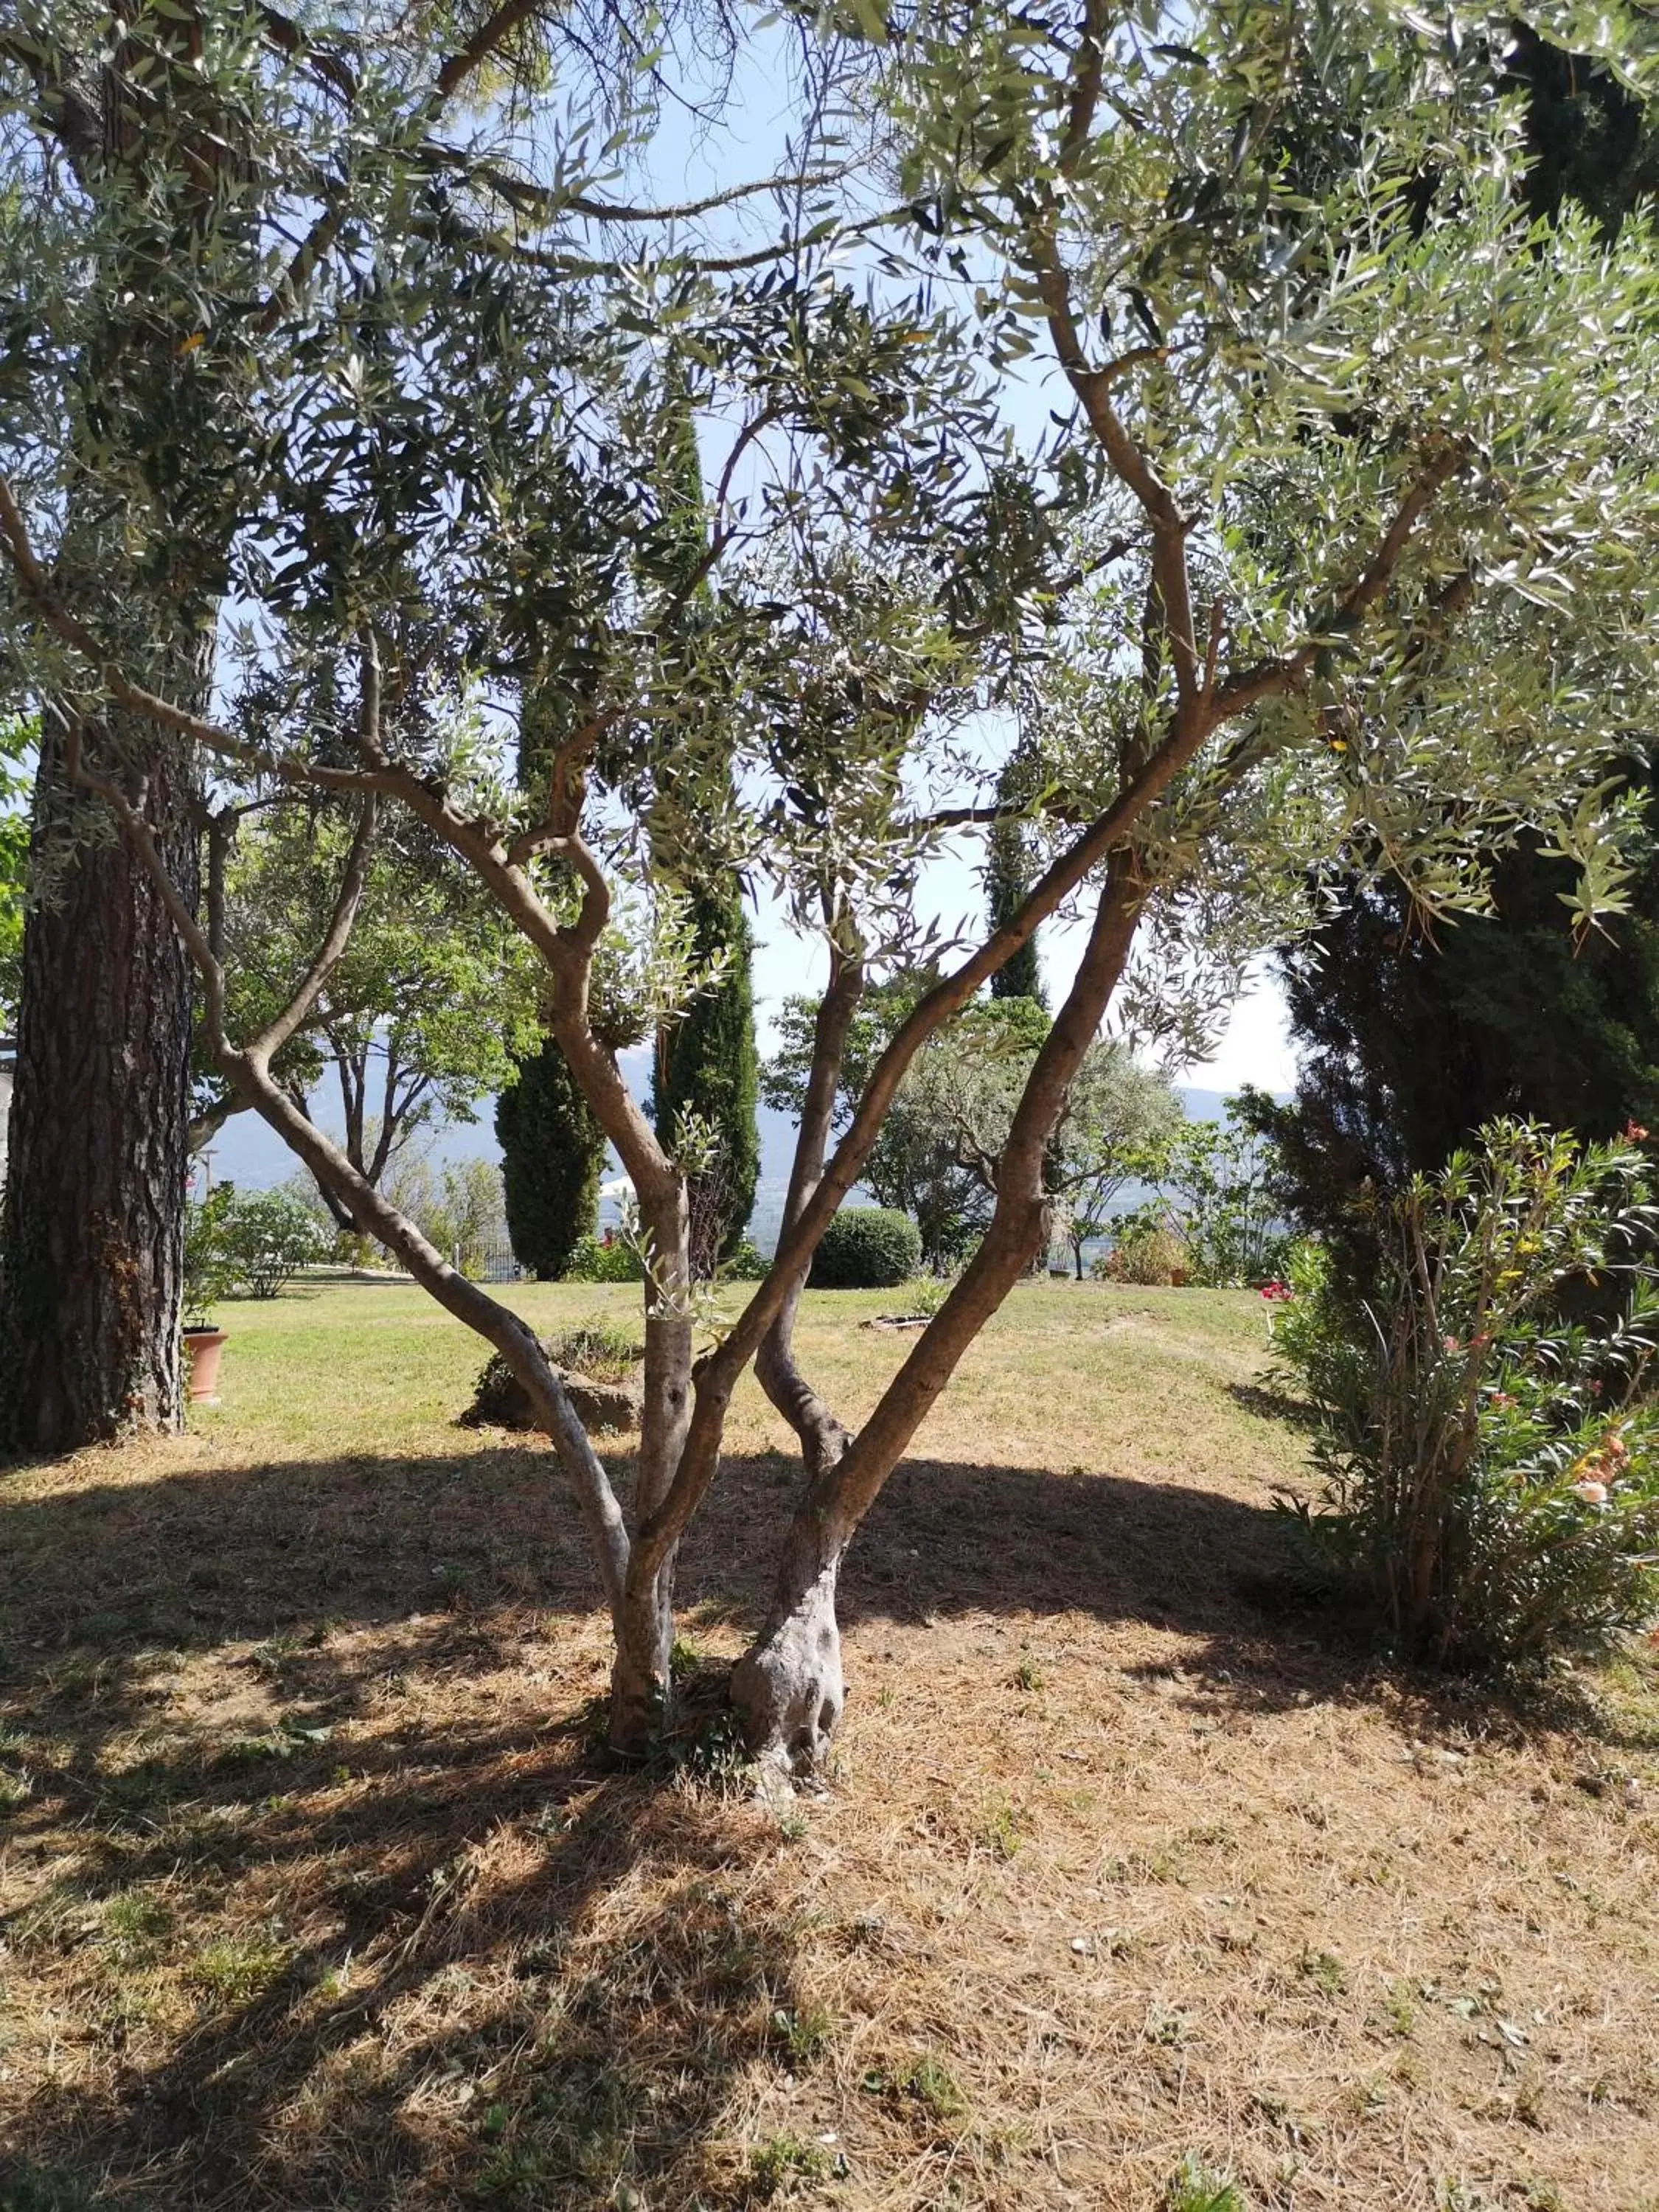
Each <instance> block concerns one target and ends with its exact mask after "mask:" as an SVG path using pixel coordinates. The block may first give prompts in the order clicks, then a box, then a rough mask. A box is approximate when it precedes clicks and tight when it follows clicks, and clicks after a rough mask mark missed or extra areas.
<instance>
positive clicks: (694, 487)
mask: <svg viewBox="0 0 1659 2212" xmlns="http://www.w3.org/2000/svg"><path fill="white" fill-rule="evenodd" d="M666 415H667V431H668V435H667V436H666V438H665V441H664V461H663V477H662V482H663V517H664V525H665V527H664V532H663V545H664V556H663V561H662V566H663V568H664V571H665V577H666V580H667V581H668V583H669V586H670V588H671V589H672V588H673V586H675V584H677V583H678V584H679V586H680V587H681V588H680V591H679V592H678V594H677V596H676V601H675V605H674V610H673V613H672V615H671V621H672V622H673V623H674V624H675V625H676V627H677V628H678V629H680V630H681V631H683V632H684V635H685V639H686V641H687V643H688V644H690V643H692V642H693V641H695V638H696V633H697V631H698V630H699V629H701V628H702V627H704V626H705V625H706V624H707V623H708V621H709V620H710V618H711V617H712V614H713V611H714V608H713V598H712V594H711V592H710V590H709V587H708V582H707V580H706V579H703V578H701V577H698V578H697V579H696V581H695V582H694V583H693V584H692V586H691V588H690V590H689V591H688V590H685V589H684V580H685V579H686V578H687V577H690V576H695V574H696V568H697V567H698V565H699V563H700V562H702V558H703V555H704V552H705V550H706V547H707V543H708V512H707V500H706V497H705V494H704V490H703V482H702V463H701V461H700V459H699V458H698V453H697V439H696V422H695V420H694V417H693V414H692V407H691V401H690V395H689V393H688V392H686V390H685V388H684V384H683V382H682V381H681V380H680V379H679V377H678V372H677V371H671V378H670V385H669V392H668V401H667V407H666ZM727 772H728V774H729V770H728V771H727ZM681 869H682V873H683V879H684V889H685V890H686V891H687V892H688V893H689V895H690V900H691V924H692V930H693V958H692V966H693V971H694V973H695V974H697V975H707V974H708V972H709V971H710V970H711V969H714V967H716V966H718V967H719V970H720V980H719V981H718V982H716V983H714V984H711V985H708V986H705V987H703V988H702V989H701V990H699V991H698V992H697V993H696V996H695V997H694V998H693V999H692V1000H691V1001H690V1004H689V1005H688V1006H685V1007H684V1008H683V1009H682V1010H681V1011H680V1012H679V1013H678V1015H676V1016H675V1017H674V1018H672V1019H671V1020H670V1021H665V1023H664V1024H662V1026H661V1028H660V1029H659V1032H658V1036H657V1041H656V1082H655V1097H654V1101H653V1104H654V1111H655V1115H656V1126H657V1134H658V1136H659V1138H660V1139H661V1140H662V1142H663V1143H664V1144H665V1145H668V1146H678V1145H679V1143H680V1141H681V1137H682V1133H683V1130H684V1124H685V1119H686V1117H687V1116H688V1115H696V1116H698V1117H699V1118H700V1119H701V1120H702V1121H704V1122H706V1123H708V1125H709V1127H710V1128H711V1129H712V1132H713V1134H714V1152H713V1156H712V1157H711V1158H709V1159H708V1162H707V1164H705V1165H702V1166H700V1167H698V1168H697V1169H696V1170H695V1171H694V1172H693V1173H692V1174H691V1175H690V1192H689V1195H690V1212H691V1264H692V1267H693V1269H694V1271H695V1272H696V1273H699V1274H708V1273H712V1271H713V1269H714V1267H716V1266H717V1265H718V1264H719V1262H720V1260H721V1259H722V1258H724V1257H726V1256H727V1255H729V1254H730V1253H731V1252H732V1249H734V1247H735V1246H736V1245H737V1243H738V1241H739V1239H740V1238H741V1237H742V1236H743V1234H744V1231H745V1229H747V1227H748V1225H749V1217H750V1213H751V1212H753V1210H754V1205H755V1187H756V1184H757V1181H758V1179H759V1176H760V1135H759V1131H758V1129H757V1125H756V1119H755V1115H756V1107H757V1102H758V1097H759V1089H760V1060H759V1054H758V1053H757V1049H756V1045H755V984H754V941H753V938H752V936H751V934H750V928H749V923H748V920H747V917H746V916H745V915H744V905H743V884H742V882H741V880H740V879H739V878H738V875H737V873H736V872H735V871H734V870H732V869H729V868H727V869H722V868H720V867H719V866H718V864H716V865H715V866H714V867H698V866H696V865H695V857H694V855H693V854H692V853H691V851H690V846H689V841H688V847H687V851H686V854H685V857H684V860H683V861H682V864H681Z"/></svg>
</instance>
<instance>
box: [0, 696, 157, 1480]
mask: <svg viewBox="0 0 1659 2212" xmlns="http://www.w3.org/2000/svg"><path fill="white" fill-rule="evenodd" d="M143 743H144V744H146V745H147V746H148V747H149V752H148V756H147V757H148V759H149V787H148V790H147V793H146V796H145V799H144V811H145V812H146V814H147V816H148V817H149V821H150V822H151V823H153V824H154V825H155V830H156V834H157V837H158V840H159V842H160V844H161V850H162V852H163V853H164V854H165V855H166V857H167V863H168V866H169V867H170V868H171V870H172V871H173V880H174V881H175V883H177V884H179V885H180V886H181V887H182V888H183V889H184V890H185V894H186V896H191V897H193V896H194V895H195V888H196V875H197V848H196V836H195V832H194V829H192V827H191V821H190V801H191V769H190V767H189V764H188V762H187V760H186V759H185V757H184V756H183V755H182V753H181V752H180V750H179V749H177V748H176V747H174V746H173V745H171V744H165V745H159V746H158V745H156V744H155V743H154V741H153V740H152V739H150V738H149V734H148V732H146V733H144V736H143ZM35 809H36V811H35V833H34V851H35V854H36V856H37V873H40V872H41V863H42V862H43V861H44V863H45V872H46V878H47V879H46V882H45V883H44V884H41V885H40V896H39V898H38V901H37V902H36V903H35V904H34V905H33V907H32V908H31V911H30V913H29V915H28V918H27V924H26V927H25V930H24V938H23V999H22V1009H21V1018H20V1021H19V1024H18V1035H17V1073H16V1084H15V1091H14V1094H13V1098H12V1112H11V1129H10V1159H9V1165H8V1169H7V1176H6V1191H5V1208H4V1214H3V1236H0V1250H3V1253H4V1255H5V1256H4V1272H3V1278H0V1450H9V1451H12V1452H19V1453H27V1452H63V1451H72V1450H75V1449H77V1448H78V1447H79V1446H81V1445H82V1444H87V1443H94V1442H97V1441H100V1440H101V1439H104V1438H106V1437H113V1436H117V1435H119V1434H121V1433H122V1432H123V1431H130V1430H135V1429H150V1430H163V1431H166V1430H172V1429H175V1428H177V1427H178V1426H179V1419H180V1410H181V1394H180V1383H179V1317H180V1307H181V1299H182V1280H181V1276H182V1267H183V1258H184V1197H185V1179H186V1176H187V1174H188V1170H189V1160H190V1141H189V1139H190V1114H189V1104H190V1100H189V1072H190V1047H191V977H190V971H189V967H188V963H187V962H186V959H185V953H184V951H183V948H182V947H181V946H180V945H179V939H178V936H177V933H176V932H175V931H174V929H173V924H172V922H171V921H170V920H169V919H168V917H167V911H166V909H165V908H164V907H163V906H162V904H161V900H160V898H159V897H158V896H157V895H156V893H155V889H154V887H153V885H152V884H151V883H150V881H149V878H148V877H147V876H146V874H145V872H144V871H143V866H141V864H140V863H139V861H138V860H137V858H136V857H135V856H134V854H132V852H131V849H130V848H129V847H128V846H127V844H126V842H125V840H124V839H122V838H120V837H119V836H117V835H115V834H114V832H113V829H112V825H111V824H110V823H109V822H108V821H107V819H106V817H104V815H103V811H102V810H101V809H100V807H99V805H97V803H96V802H95V801H94V800H91V799H88V798H87V797H86V796H85V795H84V794H82V793H77V792H74V791H71V790H70V789H69V788H68V787H67V786H66V783H65V780H64V765H63V757H62V753H61V750H60V748H59V746H58V744H57V743H55V742H54V741H52V738H51V736H50V733H48V738H47V740H46V742H45V743H44V744H43V745H42V748H41V758H40V773H39V775H38V778H37V781H36V786H35Z"/></svg>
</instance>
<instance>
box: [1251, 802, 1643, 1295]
mask: <svg viewBox="0 0 1659 2212" xmlns="http://www.w3.org/2000/svg"><path fill="white" fill-rule="evenodd" d="M1570 878H1571V869H1570V866H1568V864H1566V863H1565V862H1563V861H1560V860H1551V859H1549V858H1547V857H1546V856H1545V855H1543V854H1541V853H1540V852H1539V851H1538V850H1537V848H1536V847H1535V846H1532V845H1527V844H1523V845H1522V846H1520V847H1518V848H1516V850H1515V851H1514V852H1512V853H1510V854H1507V855H1506V856H1504V859H1503V860H1502V861H1501V862H1500V863H1499V864H1498V868H1497V870H1496V873H1495V881H1494V890H1495V896H1496V901H1497V911H1496V913H1495V915H1492V917H1491V918H1477V917H1466V918H1464V919H1462V920H1461V921H1456V922H1455V923H1449V924H1446V925H1443V927H1440V928H1439V929H1437V931H1436V933H1434V935H1433V936H1432V937H1431V936H1429V935H1427V934H1425V933H1424V932H1423V931H1421V930H1420V929H1418V928H1414V927H1413V921H1412V917H1411V914H1410V910H1409V904H1408V901H1407V895H1406V893H1405V891H1404V890H1403V889H1401V887H1399V886H1398V885H1392V884H1391V885H1389V886H1387V887H1384V888H1383V889H1380V890H1373V891H1370V892H1367V893H1365V894H1364V895H1361V896H1357V897H1355V898H1354V900H1353V901H1352V903H1351V904H1350V906H1349V907H1348V908H1346V910H1345V911H1344V912H1343V913H1342V914H1340V915H1338V916H1336V917H1335V918H1334V920H1333V921H1330V922H1329V923H1328V924H1327V925H1326V927H1324V928H1323V929H1322V931H1320V932H1319V933H1318V934H1317V935H1316V937H1314V938H1313V939H1310V940H1309V941H1308V942H1307V943H1306V944H1304V945H1301V946H1299V947H1298V948H1297V950H1296V951H1294V952H1293V953H1291V955H1290V956H1288V957H1287V958H1286V961H1285V981H1286V987H1287V996H1288V998H1289V1001H1290V1011H1291V1024H1292V1028H1293V1030H1294V1031H1295V1034H1296V1037H1297V1043H1298V1046H1299V1048H1300V1050H1301V1054H1302V1073H1301V1079H1300V1081H1299V1083H1298V1085H1297V1096H1296V1101H1295V1103H1294V1105H1293V1106H1291V1107H1288V1108H1283V1109H1277V1110H1275V1109H1272V1108H1270V1107H1266V1106H1262V1115H1263V1118H1264V1119H1265V1120H1266V1121H1268V1122H1270V1123H1271V1124H1272V1126H1273V1133H1274V1134H1275V1135H1276V1136H1277V1137H1278V1139H1279V1143H1280V1145H1281V1147H1282V1149H1283V1152H1284V1156H1285V1177H1284V1181H1283V1183H1282V1185H1281V1187H1280V1188H1279V1191H1278V1194H1277V1195H1278V1196H1279V1200H1280V1202H1281V1203H1283V1204H1284V1205H1285V1206H1286V1207H1287V1208H1288V1209H1289V1210H1291V1212H1294V1214H1295V1215H1296V1217H1297V1218H1298V1219H1299V1220H1300V1221H1301V1222H1303V1223H1304V1225H1306V1226H1308V1227H1310V1228H1312V1229H1316V1230H1318V1231H1321V1232H1322V1233H1323V1234H1324V1235H1326V1236H1327V1237H1330V1238H1332V1239H1333V1240H1334V1242H1335V1243H1336V1245H1337V1246H1338V1248H1339V1252H1340V1255H1346V1261H1345V1267H1344V1271H1345V1272H1348V1270H1349V1268H1350V1267H1351V1268H1352V1273H1353V1275H1354V1278H1355V1279H1357V1280H1358V1281H1362V1282H1363V1281H1364V1279H1365V1276H1366V1273H1367V1272H1368V1269H1369V1266H1370V1251H1371V1241H1372V1240H1371V1236H1370V1227H1369V1225H1368V1220H1367V1218H1366V1217H1364V1215H1358V1214H1356V1213H1355V1212H1354V1211H1353V1206H1352V1201H1353V1200H1354V1198H1355V1197H1356V1195H1357V1194H1358V1193H1359V1192H1360V1191H1361V1190H1362V1189H1363V1188H1364V1185H1365V1184H1366V1182H1371V1183H1374V1184H1376V1186H1378V1187H1379V1188H1384V1189H1396V1188H1399V1187H1400V1186H1401V1184H1402V1182H1404V1181H1405V1179H1406V1178H1407V1176H1409V1175H1411V1174H1413V1172H1417V1171H1419V1170H1421V1171H1425V1172H1426V1171H1431V1170H1435V1169H1437V1168H1438V1167H1439V1166H1440V1165H1441V1164H1442V1163H1443V1161H1444V1160H1445V1159H1446V1158H1447V1157H1448V1155H1449V1153H1450V1152H1452V1151H1453V1149H1454V1148H1455V1146H1458V1145H1460V1144H1462V1143H1465V1142H1467V1141H1468V1139H1469V1138H1470V1137H1471V1136H1472V1134H1473V1133H1474V1131H1475V1130H1476V1129H1477V1128H1479V1127H1480V1125H1481V1123H1482V1122H1484V1121H1490V1120H1491V1119H1492V1118H1493V1117H1494V1116H1495V1115H1501V1114H1507V1115H1521V1116H1523V1117H1525V1118H1528V1119H1530V1120H1534V1121H1541V1122H1544V1123H1547V1124H1548V1125H1550V1126H1551V1127H1556V1128H1562V1129H1571V1130H1573V1131H1575V1132H1576V1133H1577V1134H1578V1135H1579V1136H1580V1137H1582V1138H1589V1139H1603V1140H1604V1139H1608V1138H1611V1137H1613V1136H1614V1135H1615V1134H1617V1133H1618V1132H1619V1131H1620V1130H1621V1129H1622V1128H1623V1127H1625V1126H1626V1123H1627V1122H1631V1121H1635V1122H1637V1123H1638V1124H1640V1125H1641V1126H1642V1127H1659V857H1656V858H1652V859H1650V860H1649V862H1648V865H1647V866H1646V867H1645V868H1644V870H1643V871H1642V872H1641V874H1640V875H1639V876H1638V879H1637V880H1636V882H1635V883H1634V884H1633V885H1632V911H1631V912H1630V913H1629V914H1628V915H1621V916H1620V917H1618V918H1617V919H1615V920H1613V921H1609V922H1608V923H1607V926H1606V927H1605V928H1604V929H1603V930H1601V931H1598V932H1596V933H1595V934H1593V935H1591V936H1589V937H1588V938H1586V939H1584V940H1583V942H1582V943H1578V942H1576V941H1575V939H1574V936H1573V933H1572V930H1571V926H1570V923H1569V920H1568V916H1567V913H1566V909H1565V907H1564V906H1563V905H1562V904H1561V902H1560V900H1559V896H1557V894H1558V893H1559V891H1561V890H1564V889H1565V888H1566V886H1567V884H1568V882H1569V880H1570ZM1256 1103H1257V1104H1258V1105H1261V1102H1260V1101H1258V1102H1256Z"/></svg>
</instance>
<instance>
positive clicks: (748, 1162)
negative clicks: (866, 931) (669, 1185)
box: [655, 884, 760, 1273]
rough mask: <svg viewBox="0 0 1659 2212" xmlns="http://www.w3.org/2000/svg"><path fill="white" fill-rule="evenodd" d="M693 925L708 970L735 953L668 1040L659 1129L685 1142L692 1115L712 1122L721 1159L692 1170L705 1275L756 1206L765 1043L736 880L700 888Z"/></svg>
mask: <svg viewBox="0 0 1659 2212" xmlns="http://www.w3.org/2000/svg"><path fill="white" fill-rule="evenodd" d="M692 912H693V926H694V928H695V931H696V964H697V966H698V967H699V968H702V967H703V966H704V965H705V964H706V963H709V962H712V961H714V960H716V959H718V958H719V957H720V955H721V954H722V953H726V954H727V955H728V956H729V957H728V961H727V964H726V969H725V971H724V973H723V974H722V975H721V978H720V982H719V984H718V985H717V986H716V987H714V988H713V989H711V990H705V991H701V992H699V993H698V994H697V996H696V998H695V999H693V1000H692V1001H691V1003H690V1006H688V1007H687V1008H686V1010H685V1012H684V1014H682V1015H681V1017H680V1018H679V1019H678V1021H677V1022H675V1023H674V1024H673V1025H672V1026H671V1028H665V1030H664V1032H663V1034H662V1035H661V1036H659V1040H658V1057H657V1082H656V1097H655V1110H656V1122H657V1134H658V1136H659V1138H660V1139H662V1141H663V1142H664V1143H665V1144H666V1145H672V1144H674V1143H675V1142H676V1141H677V1139H678V1132H679V1129H680V1127H681V1125H682V1122H683V1119H684V1116H685V1115H689V1114H695V1115H700V1116H702V1119H703V1120H705V1121H708V1122H710V1123H711V1124H712V1125H713V1127H714V1131H715V1133H716V1136H717V1139H718V1152H717V1154H716V1157H715V1158H714V1161H713V1162H712V1163H711V1164H710V1166H709V1167H708V1170H706V1171H704V1172H702V1173H699V1174H696V1175H694V1176H692V1178H691V1193H690V1198H691V1222H692V1247H693V1249H692V1262H693V1265H694V1267H696V1269H697V1271H698V1272H699V1273H710V1272H712V1270H713V1268H714V1266H715V1265H716V1264H717V1263H718V1262H719V1261H720V1260H721V1259H723V1258H725V1257H726V1256H727V1255H729V1254H730V1253H731V1252H732V1250H733V1249H735V1247H736V1246H737V1244H738V1242H739V1241H740V1239H741V1238H742V1236H743V1233H744V1230H745V1229H747V1227H748V1226H749V1217H750V1213H752V1212H753V1211H754V1207H755V1186H756V1184H757V1182H758V1180H759V1177H760V1133H759V1131H758V1128H757V1125H756V1120H755V1109H756V1105H757V1101H758V1098H759V1092H760V1059H759V1054H757V1051H756V1048H755V988H754V975H753V942H752V939H751V938H750V930H749V923H748V920H747V917H746V916H745V915H744V910H743V895H742V891H741V890H740V888H738V886H737V885H736V884H733V886H732V889H730V890H717V889H710V890H702V891H699V892H698V893H696V895H695V897H694V902H693V909H692Z"/></svg>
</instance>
